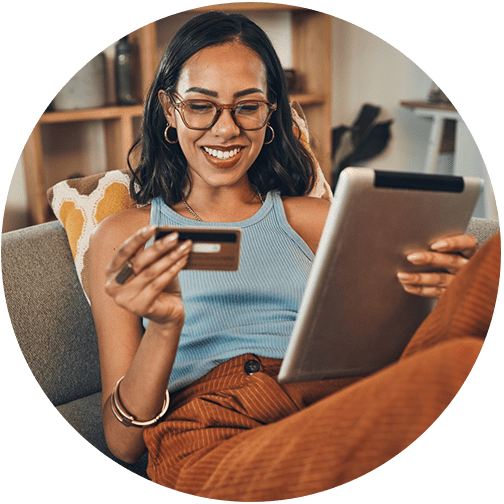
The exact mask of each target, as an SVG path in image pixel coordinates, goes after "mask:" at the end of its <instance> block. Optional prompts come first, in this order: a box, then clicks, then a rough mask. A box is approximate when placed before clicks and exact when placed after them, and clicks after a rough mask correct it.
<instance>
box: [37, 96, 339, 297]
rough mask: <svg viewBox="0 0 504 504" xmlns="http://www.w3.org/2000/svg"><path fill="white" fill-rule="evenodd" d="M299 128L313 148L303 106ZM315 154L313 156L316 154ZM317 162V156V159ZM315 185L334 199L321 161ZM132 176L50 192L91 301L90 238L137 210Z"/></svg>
mask: <svg viewBox="0 0 504 504" xmlns="http://www.w3.org/2000/svg"><path fill="white" fill-rule="evenodd" d="M291 107H292V114H293V118H294V122H295V127H296V126H297V128H299V131H300V132H301V141H302V142H303V143H304V145H305V146H306V147H308V149H309V150H310V152H311V149H310V148H309V137H308V130H307V127H306V119H305V118H304V115H303V112H302V110H301V107H300V106H299V105H298V104H297V103H295V102H293V103H292V104H291ZM312 155H313V154H312ZM313 158H314V159H315V157H314V156H313ZM315 162H316V165H317V173H316V177H315V184H314V187H313V190H312V191H311V192H310V194H309V196H312V197H316V198H325V199H328V200H330V199H331V198H332V191H331V187H330V185H329V184H328V182H327V181H326V179H325V177H324V175H323V173H322V170H321V169H320V166H319V164H318V162H317V161H316V160H315ZM131 177H132V175H131V173H130V172H129V171H128V170H113V171H109V172H104V173H98V174H95V175H89V176H87V177H82V178H75V179H69V180H64V181H62V182H59V183H58V184H56V185H55V186H53V187H51V188H50V189H49V191H48V192H47V197H48V200H49V204H50V205H51V208H52V210H53V212H54V215H55V216H56V217H57V218H58V220H59V221H60V222H61V224H62V225H63V227H64V228H65V230H66V232H67V236H68V242H69V244H70V249H71V251H72V256H73V258H74V261H75V268H76V270H77V276H78V277H79V280H80V282H81V284H82V288H83V290H84V293H85V294H86V297H87V298H88V301H89V264H88V261H89V257H88V255H89V250H88V249H89V239H90V237H91V234H92V233H93V231H94V229H95V228H96V226H97V225H98V224H99V223H100V222H101V221H102V220H103V219H105V217H107V216H109V215H112V214H113V213H116V212H120V211H121V210H125V209H127V208H134V207H136V206H137V205H136V203H135V202H134V201H133V199H132V198H131V196H130V193H129V185H130V181H131Z"/></svg>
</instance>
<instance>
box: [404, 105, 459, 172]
mask: <svg viewBox="0 0 504 504" xmlns="http://www.w3.org/2000/svg"><path fill="white" fill-rule="evenodd" d="M401 106H402V107H405V108H409V109H411V110H412V111H413V113H414V114H415V115H417V116H418V117H423V118H425V119H430V120H431V121H432V127H431V132H430V136H429V143H428V146H427V154H426V156H425V169H424V173H436V167H437V161H438V158H439V152H440V149H441V142H442V141H443V131H444V123H445V121H446V120H447V119H451V120H455V121H458V120H459V119H460V116H459V114H458V112H457V111H456V109H455V107H454V106H453V105H451V104H449V103H429V102H426V101H402V102H401Z"/></svg>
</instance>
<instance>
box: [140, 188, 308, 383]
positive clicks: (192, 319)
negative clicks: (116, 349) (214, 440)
mask: <svg viewBox="0 0 504 504" xmlns="http://www.w3.org/2000/svg"><path fill="white" fill-rule="evenodd" d="M150 222H151V224H154V225H156V226H164V225H167V226H173V227H199V228H212V227H234V228H241V230H242V237H241V252H240V266H239V269H238V271H184V270H183V271H181V272H180V274H179V280H180V285H181V288H182V298H183V300H184V306H185V324H184V327H183V330H182V334H181V337H180V342H179V347H178V351H177V356H176V359H175V363H174V367H173V370H172V374H171V378H170V383H169V385H168V389H169V390H170V391H171V392H174V391H176V390H179V389H181V388H183V387H185V386H187V385H189V384H191V383H192V382H193V381H195V380H197V379H198V378H201V377H202V376H204V375H205V374H207V373H208V372H209V371H211V370H212V369H213V368H214V367H216V366H217V365H219V364H221V363H223V362H225V361H227V360H229V359H231V358H233V357H236V356H238V355H242V354H245V353H254V354H256V355H260V356H264V357H273V358H283V356H284V354H285V351H286V349H287V344H288V341H289V338H290V335H291V333H292V330H293V327H294V323H295V320H296V316H297V312H298V309H299V306H300V304H301V298H302V296H303V293H304V290H305V287H306V282H307V279H308V275H309V273H310V269H311V266H312V263H313V259H314V254H313V252H312V251H311V249H310V248H309V247H308V245H307V244H306V243H305V242H304V240H303V239H302V238H301V237H300V236H299V235H298V234H297V233H296V232H295V231H294V230H293V229H292V228H291V226H290V225H289V223H288V222H287V218H286V216H285V212H284V207H283V203H282V200H281V198H280V196H279V194H278V193H276V192H270V193H268V195H267V196H266V199H265V201H264V204H263V205H262V207H261V208H260V210H259V211H258V212H257V213H256V214H255V215H253V216H252V217H251V218H250V219H247V220H244V221H240V222H229V223H221V222H218V223H211V222H198V221H195V220H192V219H187V218H185V217H182V216H181V215H179V214H178V213H176V212H174V211H173V210H172V209H171V208H169V207H168V206H167V205H166V204H165V203H164V202H163V201H162V200H161V198H156V199H154V200H153V201H152V207H151V221H150ZM147 322H148V321H147V320H144V325H146V324H147Z"/></svg>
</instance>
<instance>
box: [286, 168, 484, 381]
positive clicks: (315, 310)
mask: <svg viewBox="0 0 504 504" xmlns="http://www.w3.org/2000/svg"><path fill="white" fill-rule="evenodd" d="M481 189H482V181H481V180H480V179H474V178H463V179H462V177H450V176H440V175H434V176H432V175H418V174H411V173H400V172H379V171H376V172H375V170H372V169H369V168H347V169H346V170H344V171H343V172H342V174H341V175H340V179H339V181H338V186H337V188H336V192H335V197H334V200H333V203H332V206H331V209H330V211H329V215H328V218H327V221H326V225H325V228H324V232H323V234H322V238H321V241H320V244H319V248H318V251H317V254H316V257H315V261H314V264H313V267H312V272H311V274H310V278H309V280H308V284H307V288H306V292H305V295H304V298H303V301H302V303H301V307H300V311H299V314H298V318H297V322H296V325H295V328H294V331H293V334H292V336H291V340H290V342H289V346H288V349H287V352H286V356H285V358H284V362H283V364H282V367H281V370H280V374H279V381H281V382H291V381H307V380H316V379H324V378H335V377H341V376H356V375H357V376H361V375H367V374H370V373H372V372H374V371H376V370H378V369H381V368H382V367H384V366H386V365H388V364H390V363H392V362H394V361H395V360H397V359H398V358H399V357H400V355H401V353H402V351H403V350H404V348H405V346H406V345H407V343H408V341H409V340H410V339H411V337H412V336H413V334H414V332H415V330H416V329H417V328H418V326H419V325H420V324H421V323H422V321H423V320H424V319H425V317H426V316H427V315H428V314H429V312H430V311H431V309H432V306H433V300H431V299H429V298H423V297H420V296H416V295H412V294H408V293H406V292H405V291H404V290H403V288H402V287H401V285H400V283H399V281H398V280H397V277H396V273H397V272H398V271H425V267H416V266H414V265H412V264H411V263H409V262H408V261H407V260H406V259H405V257H406V255H407V254H409V253H411V252H414V251H416V250H425V249H426V248H428V247H429V245H430V244H432V243H434V242H435V241H436V240H437V239H439V238H442V237H446V236H449V235H456V234H462V233H464V232H465V229H466V227H467V225H468V223H469V220H470V218H471V215H472V212H473V210H474V207H475V205H476V202H477V200H478V197H479V194H480V192H481Z"/></svg>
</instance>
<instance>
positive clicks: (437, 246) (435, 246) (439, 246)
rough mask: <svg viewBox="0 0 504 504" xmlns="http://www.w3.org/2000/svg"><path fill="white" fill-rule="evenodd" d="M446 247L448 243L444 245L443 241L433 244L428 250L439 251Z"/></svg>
mask: <svg viewBox="0 0 504 504" xmlns="http://www.w3.org/2000/svg"><path fill="white" fill-rule="evenodd" d="M446 247H448V243H446V242H445V241H439V242H436V243H433V244H432V245H431V246H430V248H431V249H432V250H440V249H444V248H446Z"/></svg>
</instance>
